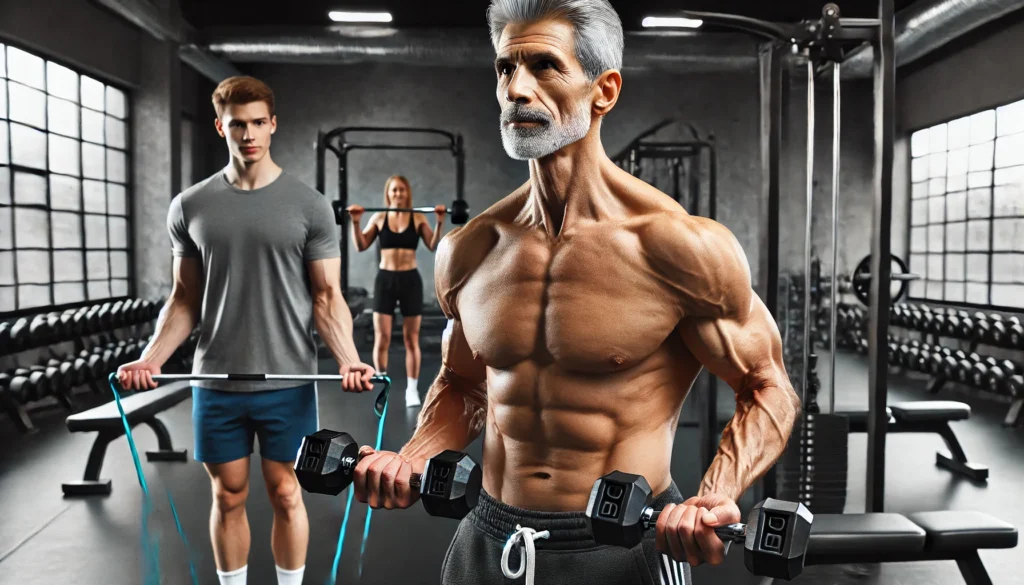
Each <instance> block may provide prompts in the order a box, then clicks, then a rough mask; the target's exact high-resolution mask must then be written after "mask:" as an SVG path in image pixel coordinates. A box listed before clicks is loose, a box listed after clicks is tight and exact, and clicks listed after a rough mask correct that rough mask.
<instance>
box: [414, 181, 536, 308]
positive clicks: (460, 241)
mask: <svg viewBox="0 0 1024 585" xmlns="http://www.w3.org/2000/svg"><path fill="white" fill-rule="evenodd" d="M519 199H521V196H520V195H519V193H518V192H517V193H513V194H512V195H509V196H508V197H505V198H503V199H501V200H500V201H498V202H497V203H495V204H494V205H492V206H491V207H489V208H488V209H486V210H485V211H483V212H482V213H480V214H479V215H478V216H476V217H474V218H473V219H471V220H469V221H468V222H466V224H465V225H463V226H460V227H457V228H455V229H453V230H451V231H450V232H448V233H447V234H446V235H445V236H444V238H442V239H441V243H440V244H439V245H438V247H437V255H436V258H435V261H434V285H435V287H436V288H437V296H438V300H439V301H440V303H441V308H442V309H444V310H445V313H447V314H448V315H452V310H453V309H454V308H455V307H454V302H455V295H456V293H457V292H458V289H459V288H461V286H462V285H463V284H465V282H466V280H467V279H469V277H470V276H472V275H473V273H474V272H475V271H476V269H477V268H478V267H479V266H480V264H481V263H483V261H484V259H485V258H486V257H487V255H488V254H490V253H491V251H492V250H493V249H494V246H495V245H496V244H497V243H498V238H499V234H500V233H501V231H502V229H501V228H502V226H503V225H505V224H508V223H510V222H511V221H512V219H514V217H515V215H516V212H514V208H515V207H516V206H517V205H518V206H519V207H520V208H521V203H519V202H518V200H519Z"/></svg>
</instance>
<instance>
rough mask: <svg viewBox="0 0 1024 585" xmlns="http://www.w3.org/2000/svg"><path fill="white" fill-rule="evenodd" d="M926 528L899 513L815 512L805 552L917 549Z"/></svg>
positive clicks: (884, 552) (867, 552)
mask: <svg viewBox="0 0 1024 585" xmlns="http://www.w3.org/2000/svg"><path fill="white" fill-rule="evenodd" d="M924 544H925V531H924V529H923V528H921V527H920V526H918V525H916V524H914V523H913V522H911V521H910V520H908V519H907V517H906V516H904V515H902V514H887V513H880V514H815V515H814V522H812V523H811V538H810V542H809V543H808V546H807V554H808V555H809V556H811V555H819V556H820V555H843V554H850V553H855V554H857V555H859V556H863V555H881V556H888V555H892V554H894V553H896V554H898V553H903V552H906V553H917V552H920V551H921V550H922V549H923V548H924Z"/></svg>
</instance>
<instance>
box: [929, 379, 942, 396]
mask: <svg viewBox="0 0 1024 585" xmlns="http://www.w3.org/2000/svg"><path fill="white" fill-rule="evenodd" d="M945 384H946V381H945V380H943V379H942V378H938V377H936V378H932V380H931V382H928V391H929V392H931V393H932V394H938V393H939V390H942V387H943V386H944V385H945Z"/></svg>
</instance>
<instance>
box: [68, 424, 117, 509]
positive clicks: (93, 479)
mask: <svg viewBox="0 0 1024 585" xmlns="http://www.w3.org/2000/svg"><path fill="white" fill-rule="evenodd" d="M121 434H122V433H116V432H106V433H100V434H99V435H97V437H96V440H95V441H93V443H92V449H91V450H90V451H89V460H88V461H87V462H86V464H85V477H84V478H83V479H82V481H73V482H69V483H65V484H63V485H62V486H61V487H62V488H63V490H64V495H65V496H107V495H110V489H111V488H110V480H109V479H100V470H102V469H103V458H104V457H105V456H106V454H107V445H109V444H110V442H111V441H113V440H114V439H116V438H117V437H120V436H121Z"/></svg>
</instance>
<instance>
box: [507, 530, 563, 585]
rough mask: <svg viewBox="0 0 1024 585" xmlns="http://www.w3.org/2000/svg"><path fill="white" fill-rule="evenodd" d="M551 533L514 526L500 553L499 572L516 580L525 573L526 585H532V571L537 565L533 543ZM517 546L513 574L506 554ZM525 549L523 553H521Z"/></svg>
mask: <svg viewBox="0 0 1024 585" xmlns="http://www.w3.org/2000/svg"><path fill="white" fill-rule="evenodd" d="M549 536H551V533H550V532H548V531H547V530H544V531H541V532H537V531H536V530H534V529H533V528H523V527H522V526H520V525H518V524H516V531H515V532H513V533H512V536H509V537H508V540H506V541H505V549H504V550H502V551H501V572H502V573H504V574H505V576H506V577H508V578H509V579H518V578H519V577H522V576H523V572H524V571H525V572H526V585H533V570H534V567H535V565H536V563H537V559H536V548H535V547H534V544H533V541H535V540H537V539H538V538H548V537H549ZM516 543H518V544H519V549H520V551H519V555H520V558H519V568H518V569H516V571H515V572H514V573H513V572H512V569H509V568H508V554H509V553H510V552H512V547H513V546H515V545H516ZM523 549H525V551H526V552H525V553H524V552H523Z"/></svg>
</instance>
